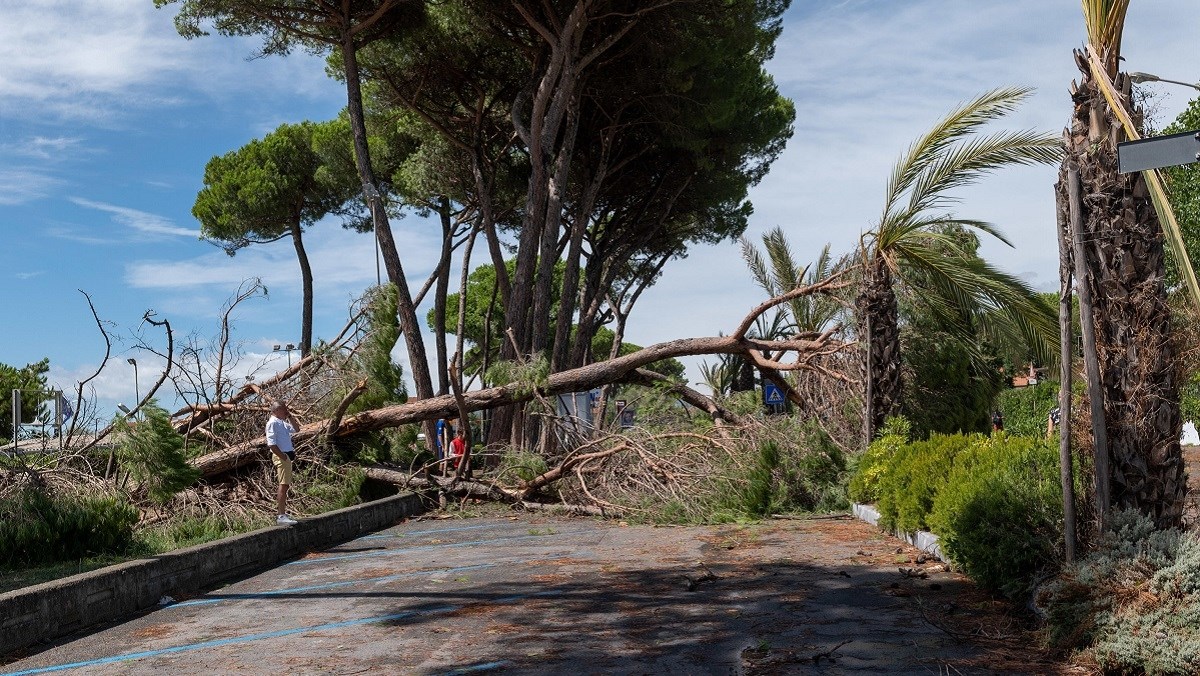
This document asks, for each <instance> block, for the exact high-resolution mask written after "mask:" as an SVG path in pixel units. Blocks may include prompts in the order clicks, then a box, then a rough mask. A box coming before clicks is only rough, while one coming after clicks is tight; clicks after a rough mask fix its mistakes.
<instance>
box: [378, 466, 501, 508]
mask: <svg viewBox="0 0 1200 676" xmlns="http://www.w3.org/2000/svg"><path fill="white" fill-rule="evenodd" d="M366 474H367V478H368V479H373V480H375V481H383V482H385V483H389V484H392V485H394V486H399V487H401V488H435V489H437V490H440V491H444V492H446V493H448V494H450V495H454V496H457V497H460V498H475V499H479V500H491V501H495V502H508V503H514V504H515V503H520V502H522V498H521V494H520V493H519V492H518V491H512V490H508V489H505V488H501V487H500V486H497V485H495V484H490V483H485V482H482V481H470V480H456V479H454V478H453V477H438V476H427V477H425V476H414V475H410V474H405V473H404V472H397V471H396V470H394V469H387V468H386V467H367V468H366Z"/></svg>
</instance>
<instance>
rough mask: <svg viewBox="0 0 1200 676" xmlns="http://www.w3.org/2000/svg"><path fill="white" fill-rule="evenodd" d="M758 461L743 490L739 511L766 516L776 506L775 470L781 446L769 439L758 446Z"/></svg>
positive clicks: (751, 470)
mask: <svg viewBox="0 0 1200 676" xmlns="http://www.w3.org/2000/svg"><path fill="white" fill-rule="evenodd" d="M755 460H756V462H755V463H754V465H753V466H752V467H751V469H750V472H749V475H748V476H747V477H746V479H747V481H746V483H745V487H744V488H743V489H742V491H741V495H740V496H739V497H740V498H741V500H740V504H738V505H737V506H736V507H737V508H738V509H737V511H741V512H744V513H746V514H748V515H751V516H766V515H767V514H770V513H771V511H772V507H774V500H773V498H774V494H775V470H776V468H778V467H779V447H778V446H776V445H775V443H774V442H771V441H768V442H766V443H763V444H762V445H760V446H759V447H758V456H757V457H756V458H755Z"/></svg>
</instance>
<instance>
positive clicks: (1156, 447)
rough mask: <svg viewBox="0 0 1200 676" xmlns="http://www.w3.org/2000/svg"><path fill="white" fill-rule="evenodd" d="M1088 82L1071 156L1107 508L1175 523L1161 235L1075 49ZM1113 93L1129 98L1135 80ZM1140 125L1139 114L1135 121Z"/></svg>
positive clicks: (1174, 421) (1177, 456)
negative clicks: (1100, 401)
mask: <svg viewBox="0 0 1200 676" xmlns="http://www.w3.org/2000/svg"><path fill="white" fill-rule="evenodd" d="M1076 62H1077V64H1078V65H1079V68H1080V71H1081V72H1082V74H1083V78H1082V80H1081V81H1080V84H1079V86H1078V88H1077V89H1076V91H1074V92H1073V94H1072V98H1073V100H1074V104H1075V109H1074V115H1073V120H1072V126H1071V130H1070V142H1069V144H1068V146H1069V147H1068V148H1067V151H1068V156H1067V158H1066V160H1065V161H1064V165H1065V164H1067V163H1072V162H1073V163H1077V164H1078V166H1079V173H1080V179H1081V180H1082V183H1083V200H1082V208H1081V211H1082V214H1081V216H1082V219H1083V228H1082V233H1081V234H1082V236H1083V239H1084V241H1085V242H1086V243H1088V244H1090V246H1086V247H1085V248H1084V254H1085V262H1086V265H1087V269H1088V272H1089V275H1088V279H1087V280H1084V279H1080V280H1079V282H1080V283H1081V284H1082V283H1087V284H1089V285H1090V290H1091V295H1092V297H1093V303H1094V306H1095V308H1094V309H1095V329H1096V352H1097V359H1098V362H1099V365H1100V378H1101V385H1102V388H1103V394H1104V419H1105V426H1106V427H1107V432H1108V435H1107V436H1108V444H1109V460H1110V463H1109V471H1110V473H1111V475H1110V477H1109V478H1110V486H1111V497H1110V500H1111V504H1112V506H1114V507H1119V508H1126V509H1137V510H1139V511H1141V512H1142V513H1144V514H1147V515H1148V516H1150V517H1152V518H1153V519H1154V520H1155V522H1156V523H1157V524H1158V525H1159V526H1160V527H1168V526H1177V525H1179V523H1180V521H1181V518H1182V515H1183V500H1184V496H1185V495H1186V492H1187V486H1186V474H1185V471H1184V463H1183V457H1182V452H1181V449H1180V447H1179V434H1180V430H1181V425H1182V421H1181V418H1180V413H1179V396H1178V395H1179V377H1178V372H1177V369H1178V363H1177V362H1178V360H1177V359H1176V354H1175V349H1174V346H1173V344H1172V341H1171V335H1170V329H1171V314H1170V308H1169V307H1168V305H1167V296H1166V287H1165V285H1164V283H1163V234H1162V229H1161V227H1160V225H1159V222H1158V217H1157V215H1156V214H1155V211H1154V207H1153V205H1152V203H1151V201H1150V199H1149V197H1148V194H1147V189H1146V185H1145V182H1144V181H1143V179H1142V177H1141V175H1140V174H1118V173H1117V169H1116V167H1117V153H1116V144H1117V143H1118V142H1120V141H1123V140H1125V136H1124V133H1123V132H1122V130H1121V128H1120V126H1119V125H1116V124H1113V119H1112V113H1111V111H1110V110H1109V108H1108V104H1107V102H1106V101H1105V100H1104V98H1103V96H1102V95H1101V94H1100V93H1099V91H1098V90H1097V87H1096V85H1095V83H1094V82H1093V81H1092V78H1091V74H1090V71H1089V69H1088V66H1087V62H1086V60H1085V57H1083V55H1082V54H1080V53H1079V52H1076ZM1116 81H1117V86H1118V87H1119V88H1120V89H1121V90H1122V94H1123V95H1124V96H1129V81H1128V79H1127V78H1126V77H1124V76H1122V75H1118V77H1117V78H1116ZM1135 122H1136V123H1139V124H1140V122H1141V120H1140V115H1139V116H1138V118H1137V119H1135Z"/></svg>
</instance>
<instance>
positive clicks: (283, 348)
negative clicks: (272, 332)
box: [271, 343, 300, 368]
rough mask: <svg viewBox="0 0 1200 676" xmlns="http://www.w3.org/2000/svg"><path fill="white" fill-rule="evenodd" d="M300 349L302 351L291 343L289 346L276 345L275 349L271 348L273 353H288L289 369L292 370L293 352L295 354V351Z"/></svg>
mask: <svg viewBox="0 0 1200 676" xmlns="http://www.w3.org/2000/svg"><path fill="white" fill-rule="evenodd" d="M298 349H300V348H298V347H296V346H295V345H293V344H291V343H288V344H287V345H276V346H275V347H273V348H271V351H272V352H287V357H288V368H292V352H294V351H295V350H298Z"/></svg>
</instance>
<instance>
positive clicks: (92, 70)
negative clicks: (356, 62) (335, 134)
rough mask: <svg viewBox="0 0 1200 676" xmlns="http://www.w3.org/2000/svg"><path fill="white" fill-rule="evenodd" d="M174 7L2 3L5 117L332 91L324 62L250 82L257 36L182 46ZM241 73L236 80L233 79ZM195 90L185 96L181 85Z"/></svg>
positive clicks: (103, 116)
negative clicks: (249, 61)
mask: <svg viewBox="0 0 1200 676" xmlns="http://www.w3.org/2000/svg"><path fill="white" fill-rule="evenodd" d="M178 9H179V6H178V5H169V6H167V7H165V8H163V9H156V8H155V7H154V4H153V3H152V2H150V1H149V0H146V1H145V2H141V1H133V0H87V2H78V1H77V0H24V1H23V2H19V3H17V2H5V3H0V63H4V64H5V67H4V68H3V69H0V104H3V107H4V109H5V110H4V112H5V114H6V115H9V116H13V117H21V118H27V119H44V118H46V117H56V118H59V119H64V120H84V121H90V122H93V123H101V124H106V123H111V122H112V121H113V120H114V119H116V118H117V117H118V116H119V115H120V114H121V111H123V110H126V109H129V108H157V107H163V106H166V105H178V104H179V103H181V102H184V101H186V100H187V99H188V98H189V97H191V96H193V95H194V93H195V92H203V93H204V94H205V95H206V96H209V97H214V98H221V99H225V100H235V99H237V98H239V97H241V96H242V95H244V94H246V93H247V92H251V91H253V92H255V93H256V94H257V95H262V94H263V93H264V92H266V91H271V92H275V93H280V92H288V93H289V95H290V96H292V97H297V96H299V97H304V98H314V97H325V96H328V95H329V92H330V91H336V90H337V88H336V86H331V83H330V82H329V80H328V78H327V77H326V76H325V74H324V72H323V69H322V68H321V62H320V60H319V58H317V57H313V56H310V55H307V54H305V53H303V52H299V53H297V54H295V55H292V56H289V57H287V58H286V59H285V58H279V59H263V60H261V66H259V67H256V68H255V71H256V72H257V74H258V75H259V77H257V78H247V77H245V71H246V65H245V63H244V62H245V60H246V58H247V57H248V56H250V55H252V54H253V53H254V51H255V49H256V47H257V46H258V45H259V44H260V43H261V41H260V40H257V39H255V38H225V37H221V36H216V35H214V36H212V37H207V38H200V39H196V40H185V39H183V38H182V37H181V36H180V35H179V34H178V33H177V32H176V30H175V28H174V26H173V24H172V22H173V20H174V17H175V14H176V13H177V12H178ZM235 74H240V76H234V75H235ZM181 84H183V85H186V86H187V87H188V88H189V89H190V91H191V92H192V93H180V90H179V85H181Z"/></svg>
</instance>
